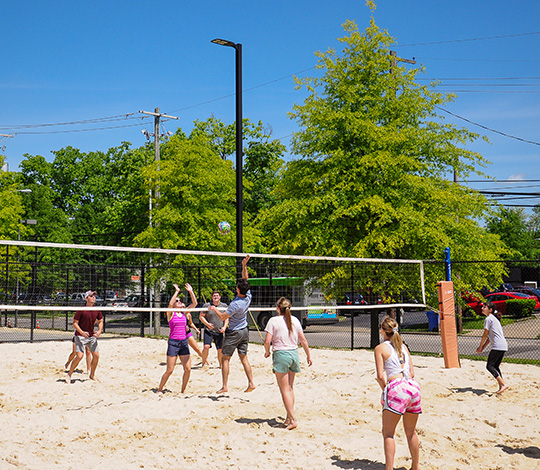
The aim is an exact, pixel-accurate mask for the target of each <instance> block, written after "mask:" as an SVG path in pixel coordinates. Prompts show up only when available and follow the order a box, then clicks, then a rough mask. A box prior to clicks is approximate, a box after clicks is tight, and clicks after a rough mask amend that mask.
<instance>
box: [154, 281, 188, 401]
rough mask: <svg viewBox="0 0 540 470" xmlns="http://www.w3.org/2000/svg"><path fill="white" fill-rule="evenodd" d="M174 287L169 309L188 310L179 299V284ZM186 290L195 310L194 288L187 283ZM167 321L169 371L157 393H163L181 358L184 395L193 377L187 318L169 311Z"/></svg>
mask: <svg viewBox="0 0 540 470" xmlns="http://www.w3.org/2000/svg"><path fill="white" fill-rule="evenodd" d="M173 285H174V288H175V289H176V292H175V293H174V295H173V296H172V298H171V300H170V302H169V308H175V309H183V308H186V305H185V304H184V302H182V301H181V300H180V299H178V294H179V292H180V287H178V284H173ZM186 290H187V291H188V292H189V296H190V297H191V303H190V304H189V307H188V308H195V307H196V306H197V299H196V297H195V293H194V292H193V287H191V285H190V284H187V283H186ZM167 320H168V322H169V328H170V333H169V341H168V343H167V369H166V370H165V373H164V374H163V376H162V377H161V381H160V382H159V387H158V389H157V393H162V392H163V387H164V386H165V384H166V383H167V380H168V379H169V377H170V376H171V374H172V373H173V371H174V366H175V364H176V358H177V357H180V362H181V363H182V366H183V367H184V375H183V376H182V390H181V391H182V393H184V392H185V390H186V387H187V384H188V382H189V376H190V375H191V356H190V355H189V346H188V340H187V317H186V315H185V314H184V312H182V311H180V310H168V311H167Z"/></svg>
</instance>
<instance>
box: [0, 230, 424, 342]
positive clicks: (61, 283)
mask: <svg viewBox="0 0 540 470" xmlns="http://www.w3.org/2000/svg"><path fill="white" fill-rule="evenodd" d="M250 255H251V259H250V261H249V264H248V272H249V281H250V284H251V286H252V289H251V290H252V295H253V300H252V303H251V307H250V320H251V322H252V323H254V324H256V325H257V326H258V327H259V328H261V329H263V328H264V326H265V325H266V322H267V321H268V319H269V318H270V316H271V315H272V314H273V312H274V311H275V305H276V301H277V300H278V299H279V298H280V297H287V298H289V299H290V300H291V302H292V305H293V308H292V310H293V313H294V314H295V315H296V316H298V317H299V318H300V319H301V321H302V322H303V323H304V326H306V325H309V324H310V322H311V323H313V324H317V323H324V321H328V322H332V321H339V320H340V318H346V317H351V316H354V315H359V314H362V313H364V312H368V311H373V310H374V309H378V310H381V311H383V310H388V309H391V308H401V309H403V308H421V307H424V306H425V303H426V301H425V298H426V292H425V286H424V265H423V263H422V261H419V260H396V259H394V260H390V259H365V258H339V257H317V256H297V255H279V254H258V253H254V254H250ZM244 256H245V254H239V253H224V252H207V251H195V250H167V249H157V248H140V247H118V246H96V245H80V244H58V243H45V242H30V241H12V240H0V315H1V317H2V318H1V323H0V327H1V328H5V327H8V328H9V327H15V328H36V327H39V328H40V329H44V328H48V329H61V330H66V331H68V330H69V331H72V326H71V319H72V317H73V312H74V311H76V310H81V309H84V308H86V307H84V305H85V300H84V293H85V292H86V291H88V290H92V291H95V292H97V297H96V305H97V307H99V309H100V310H101V311H102V312H103V314H104V315H105V316H106V318H107V321H106V325H107V328H108V330H109V331H111V330H112V329H113V327H118V328H119V330H118V331H120V327H123V328H124V329H125V330H126V331H128V330H129V331H130V332H131V333H132V334H138V333H139V332H140V333H141V334H145V333H146V334H148V333H149V334H163V332H162V331H160V329H161V328H162V327H163V326H165V327H166V321H165V322H164V318H165V312H166V311H167V310H168V304H169V299H170V298H171V296H172V295H173V294H174V292H175V288H174V286H173V284H178V285H179V286H180V289H181V298H182V300H183V301H184V302H185V303H186V305H188V304H189V303H190V298H189V295H188V292H187V291H186V290H185V288H184V285H185V283H190V284H191V285H192V286H193V289H194V292H195V295H196V297H197V300H198V305H197V308H195V309H192V310H191V311H192V316H193V317H194V320H195V323H197V319H198V314H199V313H200V312H201V311H206V309H204V308H203V305H204V303H206V302H209V301H210V300H211V296H212V292H213V291H214V290H218V291H219V292H220V293H221V296H222V301H223V302H225V303H229V302H230V301H231V300H232V299H233V298H234V295H235V286H236V281H237V278H238V277H239V276H240V274H241V260H242V259H243V258H244ZM94 309H95V308H94ZM36 322H38V324H37V325H36Z"/></svg>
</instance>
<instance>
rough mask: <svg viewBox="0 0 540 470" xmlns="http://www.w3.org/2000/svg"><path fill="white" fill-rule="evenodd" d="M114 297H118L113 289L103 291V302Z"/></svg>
mask: <svg viewBox="0 0 540 470" xmlns="http://www.w3.org/2000/svg"><path fill="white" fill-rule="evenodd" d="M116 299H118V294H117V293H116V292H114V291H113V290H106V291H105V302H110V301H112V300H116Z"/></svg>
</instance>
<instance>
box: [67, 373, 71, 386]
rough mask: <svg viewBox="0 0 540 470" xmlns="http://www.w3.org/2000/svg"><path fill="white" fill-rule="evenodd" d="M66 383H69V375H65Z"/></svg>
mask: <svg viewBox="0 0 540 470" xmlns="http://www.w3.org/2000/svg"><path fill="white" fill-rule="evenodd" d="M66 383H67V384H70V383H71V375H66Z"/></svg>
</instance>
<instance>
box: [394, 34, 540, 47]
mask: <svg viewBox="0 0 540 470" xmlns="http://www.w3.org/2000/svg"><path fill="white" fill-rule="evenodd" d="M538 34H540V31H533V32H531V33H517V34H505V35H498V36H485V37H479V38H467V39H451V40H448V41H433V42H417V43H411V44H400V45H399V46H398V45H397V44H396V47H411V46H431V45H434V44H452V43H457V42H472V41H486V40H490V39H505V38H515V37H520V36H533V35H538Z"/></svg>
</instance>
